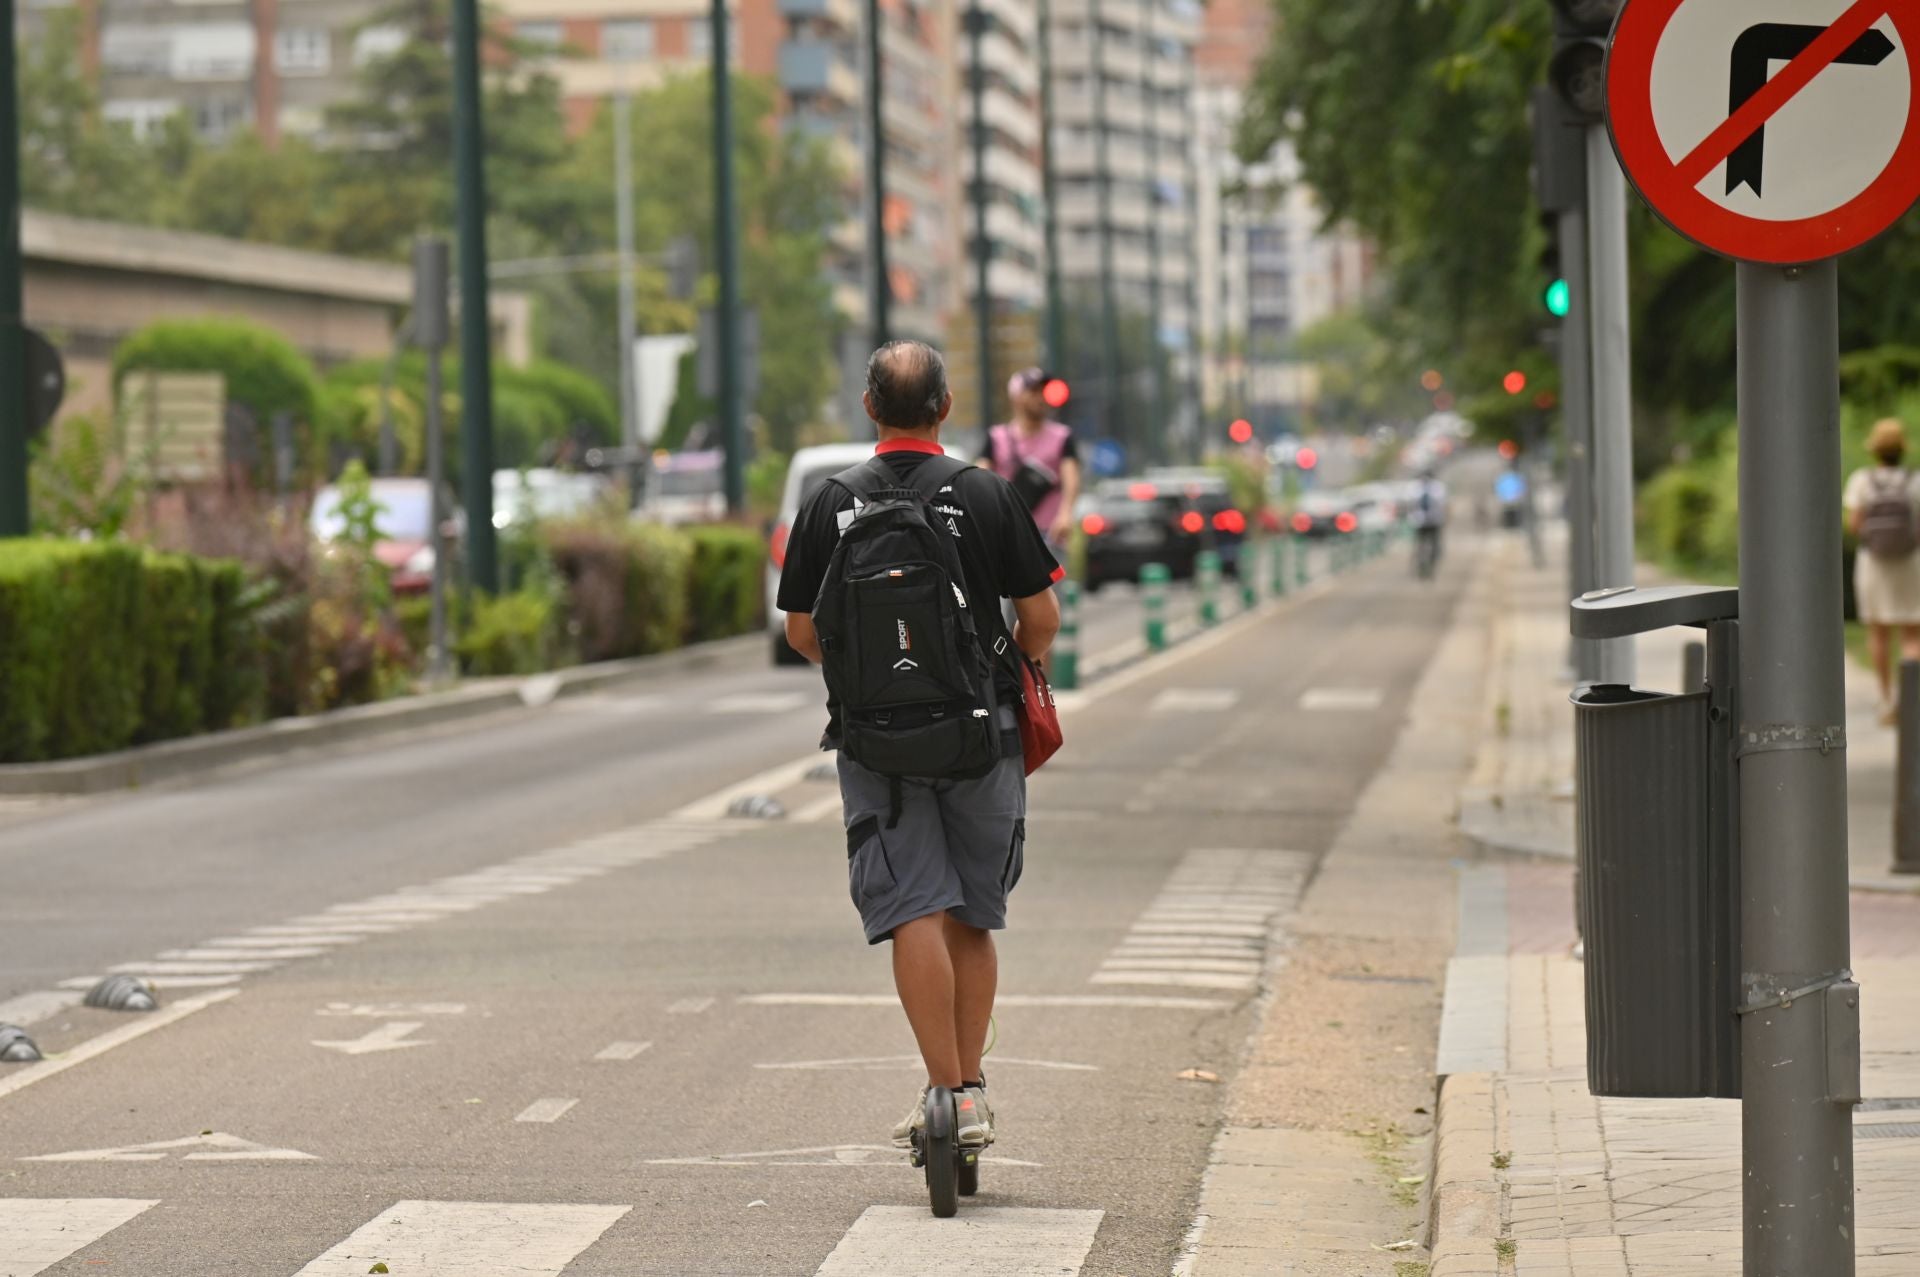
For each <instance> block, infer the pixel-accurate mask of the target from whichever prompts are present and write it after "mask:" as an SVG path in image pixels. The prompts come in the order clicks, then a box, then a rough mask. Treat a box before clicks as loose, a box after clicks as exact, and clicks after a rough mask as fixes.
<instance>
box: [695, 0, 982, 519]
mask: <svg viewBox="0 0 1920 1277" xmlns="http://www.w3.org/2000/svg"><path fill="white" fill-rule="evenodd" d="M723 7H724V6H723V5H722V4H721V0H715V7H714V12H715V14H716V15H718V16H716V17H715V18H714V22H715V30H716V31H717V30H721V29H723V27H724V25H725V23H726V14H725V13H723V12H721V10H722V8H723ZM880 23H881V14H880V0H867V32H866V35H867V56H866V66H865V68H864V69H865V71H866V73H867V74H866V80H867V84H866V99H867V100H866V103H865V105H866V111H867V127H866V135H867V271H868V275H867V321H868V324H867V326H868V329H869V331H870V334H871V340H872V342H873V348H874V349H875V350H878V349H880V347H882V346H884V345H886V344H887V342H888V341H889V340H890V339H891V337H892V331H893V315H892V310H893V283H892V281H891V280H889V279H888V278H887V135H886V134H885V133H884V132H883V131H882V128H883V124H882V117H883V108H882V103H881V99H880V91H881V87H882V86H881V75H882V73H883V71H884V68H885V65H886V64H885V63H884V62H883V61H882V57H881V49H880V46H881V39H880V36H881V25H880ZM975 52H976V53H978V52H979V49H978V46H977V45H976V46H975ZM714 74H715V75H716V76H718V77H721V78H724V77H725V74H726V73H725V71H724V70H716V71H715V72H714ZM716 83H718V81H717V80H716ZM728 138H729V141H731V138H732V132H731V130H729V132H728ZM729 181H731V178H729ZM735 508H737V507H735Z"/></svg>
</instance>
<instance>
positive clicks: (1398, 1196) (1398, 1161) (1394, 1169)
mask: <svg viewBox="0 0 1920 1277" xmlns="http://www.w3.org/2000/svg"><path fill="white" fill-rule="evenodd" d="M1354 1134H1355V1135H1356V1136H1358V1137H1359V1139H1360V1142H1361V1143H1362V1144H1364V1145H1366V1148H1367V1159H1368V1160H1369V1161H1371V1162H1372V1163H1373V1164H1374V1165H1375V1166H1376V1167H1378V1168H1379V1169H1380V1173H1381V1174H1383V1175H1385V1176H1386V1179H1387V1193H1388V1195H1389V1196H1391V1197H1392V1198H1393V1201H1394V1204H1395V1205H1398V1206H1407V1207H1414V1206H1418V1205H1419V1204H1420V1185H1421V1184H1422V1183H1424V1182H1425V1180H1426V1176H1424V1175H1410V1174H1408V1172H1407V1165H1406V1161H1405V1160H1404V1158H1403V1157H1402V1156H1401V1154H1402V1152H1403V1150H1405V1148H1406V1147H1407V1133H1406V1132H1405V1131H1403V1130H1401V1129H1400V1127H1399V1125H1398V1123H1394V1122H1387V1123H1384V1124H1382V1125H1378V1126H1369V1127H1367V1128H1366V1129H1364V1130H1359V1131H1355V1132H1354Z"/></svg>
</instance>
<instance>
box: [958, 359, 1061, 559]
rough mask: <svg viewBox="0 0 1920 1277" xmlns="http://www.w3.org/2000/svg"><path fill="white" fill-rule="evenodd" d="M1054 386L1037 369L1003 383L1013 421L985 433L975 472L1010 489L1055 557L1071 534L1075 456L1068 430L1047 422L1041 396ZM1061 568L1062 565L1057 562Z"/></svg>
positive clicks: (1044, 400)
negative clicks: (978, 469) (982, 471)
mask: <svg viewBox="0 0 1920 1277" xmlns="http://www.w3.org/2000/svg"><path fill="white" fill-rule="evenodd" d="M1054 380H1056V378H1054V377H1052V376H1050V375H1049V374H1048V373H1047V372H1045V371H1044V370H1042V369H1039V368H1028V369H1026V370H1025V371H1023V372H1017V373H1015V374H1014V375H1013V379H1012V380H1011V381H1009V382H1008V383H1007V397H1008V398H1009V399H1011V400H1012V401H1013V420H1012V421H1007V422H1002V423H1001V424H1000V425H997V426H995V427H993V428H992V429H991V430H989V431H988V432H987V446H986V450H985V451H984V452H982V453H981V454H980V458H979V462H978V464H980V465H981V466H984V467H986V468H987V469H989V470H992V471H993V472H994V473H996V474H998V475H999V476H1000V477H1001V478H1002V479H1005V480H1006V481H1007V482H1009V483H1011V484H1012V485H1013V487H1014V491H1016V492H1018V493H1019V494H1020V496H1021V497H1022V498H1023V499H1024V500H1025V501H1026V503H1027V508H1028V509H1029V510H1031V511H1033V521H1034V523H1035V524H1036V525H1038V526H1039V528H1040V534H1041V535H1042V536H1044V537H1046V539H1047V542H1048V544H1049V545H1050V546H1052V547H1053V548H1054V550H1055V552H1056V554H1059V552H1060V551H1061V550H1063V549H1064V547H1065V546H1066V543H1067V538H1068V536H1069V535H1070V534H1071V533H1072V531H1073V505H1074V502H1075V501H1076V500H1078V499H1079V496H1080V456H1079V452H1078V449H1077V448H1076V447H1075V445H1074V439H1073V427H1071V426H1069V425H1067V424H1066V423H1065V422H1061V421H1054V420H1052V419H1051V418H1050V417H1049V416H1048V405H1047V396H1046V390H1047V385H1048V383H1049V382H1052V381H1054ZM1061 558H1062V562H1064V561H1065V559H1064V556H1061Z"/></svg>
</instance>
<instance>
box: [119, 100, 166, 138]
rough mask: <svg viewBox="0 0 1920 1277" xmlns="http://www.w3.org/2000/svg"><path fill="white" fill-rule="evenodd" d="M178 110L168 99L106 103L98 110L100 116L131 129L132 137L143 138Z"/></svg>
mask: <svg viewBox="0 0 1920 1277" xmlns="http://www.w3.org/2000/svg"><path fill="white" fill-rule="evenodd" d="M179 110H180V104H179V103H178V102H176V101H173V100H172V99H168V98H157V99H122V100H120V101H117V102H108V103H107V104H106V105H105V106H103V107H101V108H100V114H101V115H103V116H105V117H106V118H107V119H109V120H113V121H115V122H116V123H119V124H124V125H126V126H127V127H129V128H131V129H132V130H133V132H134V136H136V137H144V136H146V134H147V133H148V132H150V131H151V130H153V129H154V128H157V127H158V126H160V125H161V124H164V123H166V121H167V120H169V119H171V118H172V117H173V116H174V115H176V114H178V113H179Z"/></svg>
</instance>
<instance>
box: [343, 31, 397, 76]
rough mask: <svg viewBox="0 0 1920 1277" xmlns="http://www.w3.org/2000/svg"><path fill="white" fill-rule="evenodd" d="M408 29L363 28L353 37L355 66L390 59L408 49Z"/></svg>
mask: <svg viewBox="0 0 1920 1277" xmlns="http://www.w3.org/2000/svg"><path fill="white" fill-rule="evenodd" d="M407 38H408V37H407V29H406V28H405V27H401V26H385V25H383V26H374V27H361V28H360V30H358V31H356V32H355V33H354V36H353V65H355V66H356V67H363V66H366V65H367V64H368V63H370V62H378V61H380V60H381V59H383V58H390V57H392V56H393V55H394V54H396V53H398V52H400V50H402V49H404V48H406V47H407Z"/></svg>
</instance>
